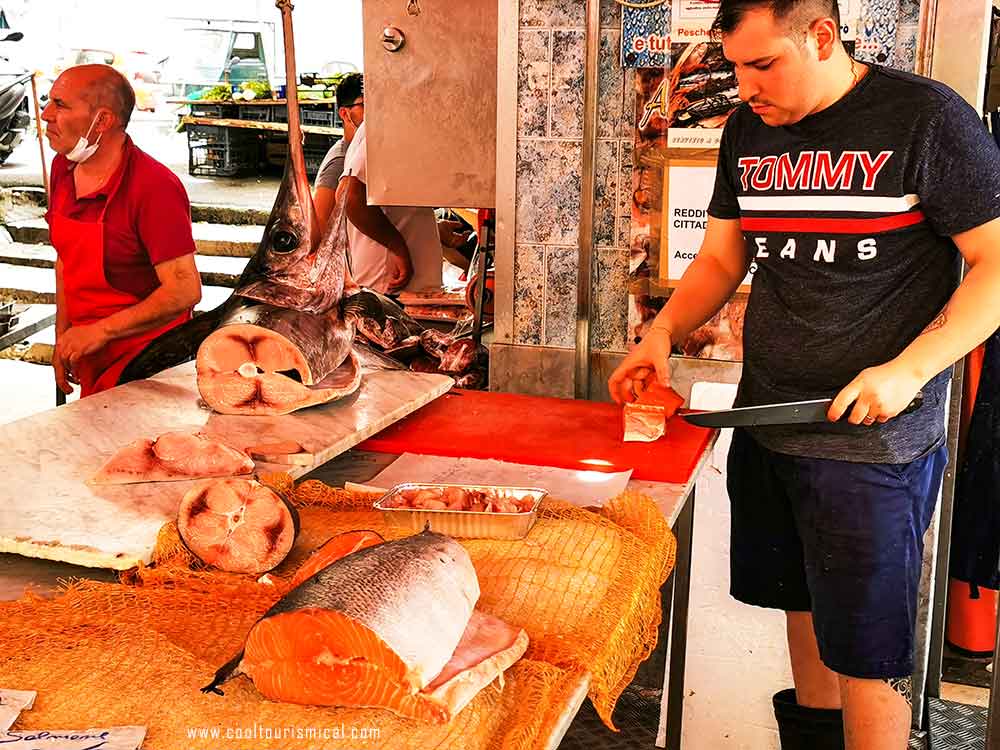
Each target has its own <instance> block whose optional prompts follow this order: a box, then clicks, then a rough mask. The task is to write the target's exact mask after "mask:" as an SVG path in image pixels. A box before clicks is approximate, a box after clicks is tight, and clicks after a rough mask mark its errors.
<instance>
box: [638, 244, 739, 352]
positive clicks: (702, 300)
mask: <svg viewBox="0 0 1000 750" xmlns="http://www.w3.org/2000/svg"><path fill="white" fill-rule="evenodd" d="M745 275H746V274H745V272H743V273H741V274H740V275H739V276H738V277H737V276H735V275H734V274H733V273H732V272H731V271H727V269H726V268H725V267H724V266H723V265H722V264H721V263H719V261H718V260H717V259H715V258H714V257H712V256H711V255H706V254H699V255H697V256H696V257H695V259H694V260H693V261H692V262H691V265H690V266H688V269H687V270H686V271H685V272H684V275H683V276H682V277H681V280H680V284H679V285H678V287H677V288H676V289H675V290H674V292H673V294H671V295H670V299H669V300H667V304H666V305H665V306H664V307H663V309H662V310H660V312H659V314H657V316H656V319H655V320H654V321H653V327H654V328H661V329H665V330H667V331H669V332H670V340H671V341H672V342H674V343H680V342H681V341H684V339H686V338H687V337H688V336H689V335H691V333H692V332H693V331H694V330H695V329H696V328H698V327H699V326H701V325H703V324H704V323H706V322H707V321H709V320H710V319H711V318H712V316H713V315H715V314H716V313H717V312H718V311H719V310H720V309H721V308H722V306H723V305H724V304H726V302H727V301H728V300H729V299H730V298H731V297H732V296H733V294H734V293H735V292H736V290H737V289H738V288H739V286H740V282H741V281H743V278H744V276H745Z"/></svg>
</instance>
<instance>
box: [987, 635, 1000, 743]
mask: <svg viewBox="0 0 1000 750" xmlns="http://www.w3.org/2000/svg"><path fill="white" fill-rule="evenodd" d="M995 644H1000V621H998V622H997V636H996V641H995ZM997 648H1000V646H998V645H994V650H993V679H992V680H991V681H990V711H989V714H987V717H986V750H1000V670H998V669H997V666H1000V665H998V661H1000V660H998V659H997V653H1000V652H998V651H997V650H996V649H997Z"/></svg>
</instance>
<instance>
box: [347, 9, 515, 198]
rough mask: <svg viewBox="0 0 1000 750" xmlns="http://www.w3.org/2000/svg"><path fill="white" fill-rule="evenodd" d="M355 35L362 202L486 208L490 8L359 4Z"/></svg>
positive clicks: (491, 102)
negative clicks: (360, 40)
mask: <svg viewBox="0 0 1000 750" xmlns="http://www.w3.org/2000/svg"><path fill="white" fill-rule="evenodd" d="M387 28H394V29H396V30H398V33H399V34H400V35H401V36H402V39H403V42H402V45H401V46H400V47H399V49H398V50H396V51H394V52H393V51H390V50H388V49H386V46H384V45H383V32H384V31H385V30H386V29H387ZM363 33H364V48H365V122H366V123H367V124H366V125H365V130H366V132H367V138H368V201H369V202H370V203H373V204H377V205H383V206H459V207H476V208H492V207H493V206H494V201H495V195H496V138H497V129H496V125H497V122H496V121H497V0H464V2H461V3H455V2H446V1H445V0H419V2H410V3H407V2H406V1H405V0H365V2H364V31H363ZM390 46H392V45H390Z"/></svg>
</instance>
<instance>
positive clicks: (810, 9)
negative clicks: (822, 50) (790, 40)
mask: <svg viewBox="0 0 1000 750" xmlns="http://www.w3.org/2000/svg"><path fill="white" fill-rule="evenodd" d="M761 8H766V9H768V10H770V11H771V14H772V15H773V16H774V17H775V19H777V20H779V21H784V22H786V23H787V24H788V28H789V30H790V31H801V32H805V31H806V30H807V29H808V28H809V25H810V24H811V23H812V22H813V21H815V20H816V19H817V18H832V19H833V21H834V23H835V24H836V25H837V35H838V37H839V36H840V6H839V5H838V4H837V0H722V2H721V3H720V4H719V12H718V13H717V14H716V16H715V21H714V22H713V23H712V36H713V37H715V38H718V37H719V36H721V35H722V34H729V33H731V32H733V31H735V30H736V27H737V26H739V25H740V23H741V22H742V21H743V17H744V16H745V15H746V14H747V11H751V10H759V9H761Z"/></svg>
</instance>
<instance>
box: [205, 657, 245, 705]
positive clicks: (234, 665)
mask: <svg viewBox="0 0 1000 750" xmlns="http://www.w3.org/2000/svg"><path fill="white" fill-rule="evenodd" d="M241 661H243V652H242V651H240V652H239V653H238V654H236V656H234V657H233V658H232V659H230V660H229V661H227V662H226V663H225V664H223V665H222V666H221V667H219V671H218V672H216V673H215V678H214V679H213V680H212V681H211V682H210V683H209V684H208V685H206V686H205V687H203V688H201V692H203V693H214V694H215V695H225V693H224V692H222V690H220V689H219V685H222V684H224V683H226V682H228V681H229V680H231V679H233V678H234V677H235V676H236V675H238V674H241V672H240V662H241Z"/></svg>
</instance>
